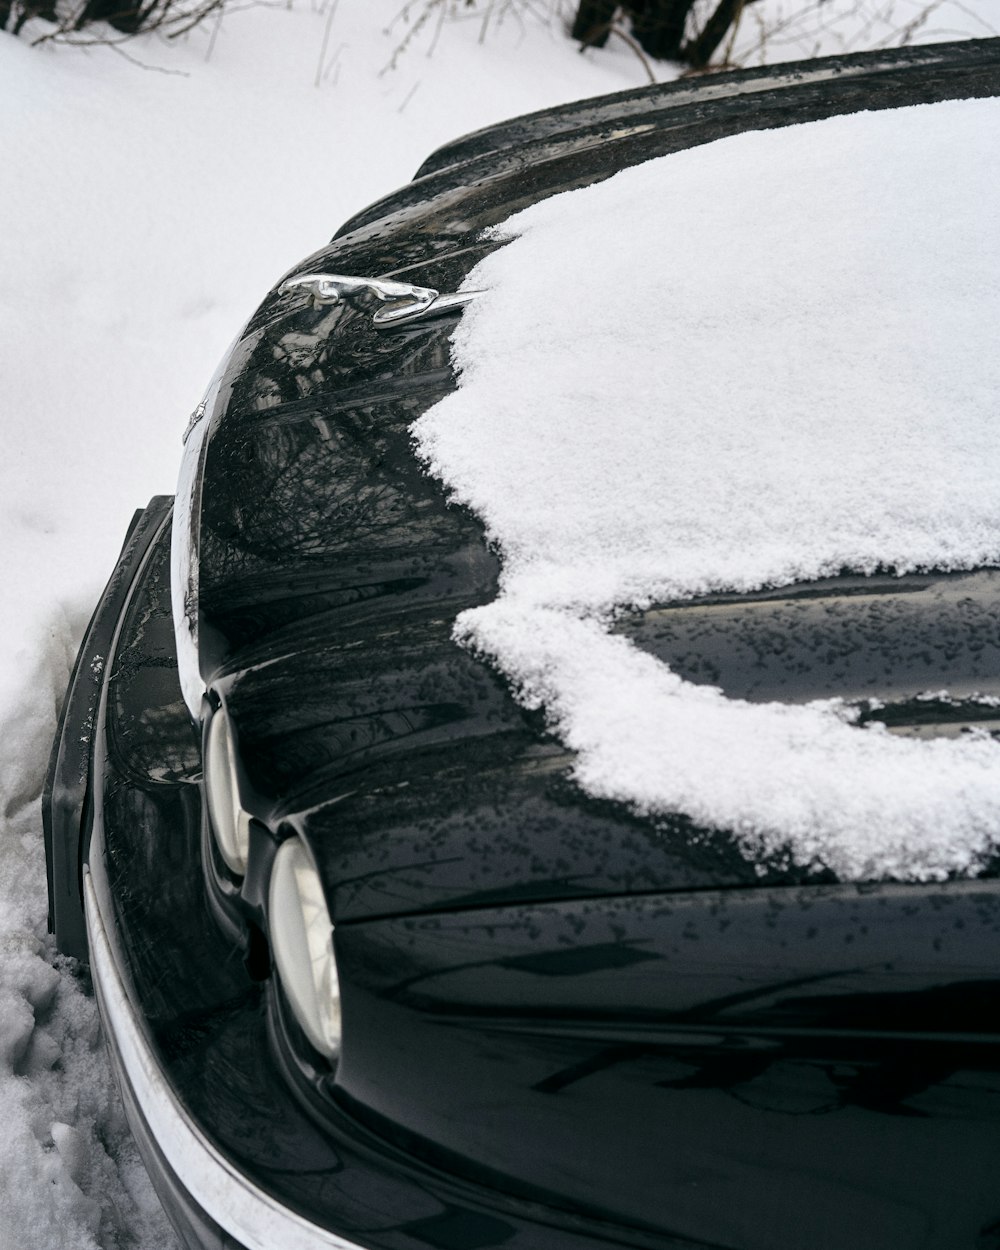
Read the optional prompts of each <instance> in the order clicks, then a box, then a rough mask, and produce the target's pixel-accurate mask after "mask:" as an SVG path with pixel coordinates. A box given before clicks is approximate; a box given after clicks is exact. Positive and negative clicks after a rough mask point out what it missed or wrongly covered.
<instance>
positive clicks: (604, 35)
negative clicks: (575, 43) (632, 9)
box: [570, 0, 618, 48]
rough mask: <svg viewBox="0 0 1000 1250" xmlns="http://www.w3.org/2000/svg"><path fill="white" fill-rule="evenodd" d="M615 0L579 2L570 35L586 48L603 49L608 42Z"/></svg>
mask: <svg viewBox="0 0 1000 1250" xmlns="http://www.w3.org/2000/svg"><path fill="white" fill-rule="evenodd" d="M617 8H618V5H617V4H616V3H615V0H580V3H579V6H578V7H577V10H576V17H575V18H574V19H573V29H572V30H571V31H570V34H571V35H572V37H573V38H574V39H578V40H579V41H580V43H582V44H583V45H584V47H587V48H603V47H604V45H605V44H606V43H607V42H608V33H609V31H610V29H611V19H612V18H613V17H614V15H615V9H617Z"/></svg>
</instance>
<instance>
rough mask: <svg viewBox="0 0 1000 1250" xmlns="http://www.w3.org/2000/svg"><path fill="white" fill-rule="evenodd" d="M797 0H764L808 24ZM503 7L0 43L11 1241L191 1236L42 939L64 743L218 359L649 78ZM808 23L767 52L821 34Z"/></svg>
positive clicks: (783, 52) (373, 4) (0, 512)
mask: <svg viewBox="0 0 1000 1250" xmlns="http://www.w3.org/2000/svg"><path fill="white" fill-rule="evenodd" d="M855 2H856V0H831V4H830V5H826V6H824V13H823V17H824V21H825V20H827V18H828V16H829V15H831V14H835V13H836V12H837V11H838V8H839V11H840V13H841V16H842V18H844V20H846V22H847V25H846V26H844V25H841V26H839V27H838V28H837V29H838V31H839V32H840V33H839V34H834V35H833V36H830V37H829V38H830V39H831V40H832V42H831V43H830V45H829V48H828V50H840V46H841V45H840V44H838V42H837V40H838V39H840V40H841V41H843V39H844V38H846V37H848V36H849V34H850V30H851V16H850V8H851V6H852V5H854V4H855ZM907 2H909V0H907ZM783 3H785V0H760V2H759V4H757V5H754V6H749V7H750V8H751V9H752V11H753V13H754V21H756V17H757V15H758V14H759V13H762V12H764V10H765V8H767V9H768V10H769V11H771V12H773V13H774V14H775V15H776V19H782V12H781V11H782V4H783ZM831 6H832V7H831ZM503 7H504V6H502V5H497V6H494V16H493V19H492V20H491V25H490V27H489V29H488V30H487V32H486V37H485V39H484V40H483V42H482V43H481V44H480V43H479V42H478V41H479V36H480V33H481V27H482V19H481V17H480V16H479V15H478V14H476V15H470V19H471V20H469V21H465V22H456V23H454V24H450V25H446V26H444V27H443V28H442V29H441V31H440V32H439V35H435V32H434V30H433V29H431V28H430V27H428V28H426V29H425V30H424V31H423V32H422V34H421V36H420V38H419V39H417V40H416V41H415V42H414V44H413V45H412V46H411V47H410V48H409V49H408V50H407V51H406V52H405V54H403V55H402V56H401V57H400V58H398V65H397V68H396V69H395V70H393V71H391V72H388V73H382V74H380V71H381V70H383V69H384V68H385V66H386V65H387V64H388V62H389V61H390V60H391V58H392V54H393V50H394V48H395V47H396V46H397V44H398V42H399V41H400V39H401V38H402V37H403V35H404V34H405V25H404V24H403V23H402V22H401V21H400V20H397V21H396V24H395V25H394V27H393V28H392V30H391V31H390V32H389V33H388V34H385V33H384V27H385V26H386V25H387V24H389V23H390V22H392V20H393V19H394V18H396V17H397V15H398V14H399V12H400V10H401V8H402V4H401V0H325V3H324V4H323V5H322V6H318V5H315V6H313V7H310V5H309V4H307V3H305V0H298V7H292V6H291V4H289V5H288V6H286V5H281V6H278V5H273V6H266V5H264V6H258V7H253V8H249V9H244V10H240V9H239V8H238V7H237V8H236V9H235V10H234V11H233V12H231V13H229V14H227V15H226V16H225V17H224V18H223V19H222V20H221V22H219V23H218V24H216V25H209V26H206V27H204V28H200V29H196V30H194V31H192V32H191V33H190V34H189V35H188V36H187V37H186V38H185V39H183V40H180V41H175V42H172V43H165V42H162V41H158V40H156V39H154V38H148V37H147V38H142V39H139V40H137V41H133V42H131V43H129V44H127V45H126V46H125V47H123V48H122V50H121V51H120V52H115V51H114V50H112V49H108V48H93V49H82V48H76V49H75V48H65V47H63V48H56V47H54V46H48V47H41V48H32V47H30V46H29V45H28V41H29V39H30V37H32V36H35V35H40V34H43V33H44V31H45V27H44V26H42V25H40V24H37V23H35V24H32V25H30V26H29V27H28V29H27V30H26V31H25V34H24V35H23V36H22V37H21V38H19V39H15V38H13V37H12V36H10V35H7V34H2V33H0V103H2V111H3V117H4V126H3V129H2V133H0V169H2V170H3V176H2V178H0V342H2V344H3V348H2V355H3V361H4V371H3V376H4V392H3V408H2V418H0V419H2V422H3V425H2V430H3V434H4V447H5V454H4V456H3V457H2V458H0V534H2V538H3V547H2V550H3V557H2V561H3V562H2V572H3V578H4V586H5V596H4V600H3V603H2V604H0V644H2V654H3V655H4V657H5V660H4V662H3V663H2V664H0V800H2V801H0V1117H2V1122H3V1124H4V1131H3V1133H2V1134H0V1250H28V1248H29V1247H30V1250H84V1248H86V1250H91V1248H92V1247H95V1246H101V1247H111V1246H115V1247H122V1248H123V1247H127V1246H141V1247H146V1248H156V1250H160V1248H161V1247H162V1248H167V1247H169V1246H170V1245H172V1239H171V1237H170V1234H169V1233H168V1232H167V1231H166V1227H165V1225H164V1223H163V1217H162V1214H161V1213H160V1212H159V1210H158V1207H157V1205H156V1202H155V1199H154V1198H153V1196H152V1193H151V1191H150V1189H149V1187H148V1182H147V1181H146V1180H145V1179H144V1175H143V1173H142V1170H141V1167H140V1166H139V1164H138V1162H137V1160H136V1156H135V1154H134V1151H133V1148H132V1146H131V1144H130V1141H129V1138H128V1135H127V1132H126V1130H125V1128H124V1125H123V1121H122V1114H121V1109H120V1106H119V1105H118V1103H117V1099H116V1096H115V1094H114V1091H113V1089H112V1087H111V1082H110V1078H109V1073H108V1069H107V1065H106V1063H105V1061H104V1057H103V1051H102V1050H101V1048H100V1044H99V1042H98V1038H97V1029H96V1015H95V1011H94V1006H93V1003H92V1001H91V1000H90V999H88V998H87V997H86V996H85V995H84V994H83V993H82V991H81V989H80V988H79V985H78V982H77V981H76V979H75V978H74V977H73V975H72V973H71V970H69V969H68V968H67V967H65V966H64V964H63V963H61V962H60V961H58V960H57V959H55V957H54V951H53V947H52V944H51V941H50V940H49V939H48V938H47V936H46V935H45V932H44V930H45V886H44V862H43V856H42V844H41V822H40V815H39V793H40V789H41V784H42V777H43V774H44V768H45V763H46V759H47V754H48V746H49V742H50V740H51V736H52V733H53V730H54V727H55V716H56V711H57V706H58V703H59V701H60V699H61V696H62V691H63V689H64V687H65V682H66V678H67V675H68V671H69V666H70V663H71V661H72V655H73V651H74V648H75V646H76V643H77V641H78V640H79V637H80V635H81V632H82V629H83V625H84V623H85V621H86V617H87V614H88V613H89V611H90V608H91V607H92V606H93V603H94V601H95V599H96V597H97V594H98V592H99V590H100V586H101V583H102V581H103V579H104V578H105V577H106V575H107V573H108V572H109V571H110V569H111V567H112V565H113V563H114V559H115V556H116V554H117V550H118V546H119V544H120V542H121V539H122V536H123V533H124V529H125V526H126V524H127V522H128V519H129V517H130V515H131V512H132V509H133V508H134V507H135V506H136V505H141V504H142V503H144V502H145V501H146V499H147V498H148V497H149V496H150V495H151V494H154V493H160V492H165V493H169V492H172V491H173V488H174V475H175V471H176V466H177V463H178V458H179V452H180V435H181V432H182V431H183V429H184V426H185V424H186V420H187V416H188V414H189V412H190V411H191V409H192V408H193V406H194V405H195V404H196V403H197V401H198V399H199V397H200V392H201V389H202V387H203V385H204V383H205V381H206V380H207V378H208V377H209V375H210V374H211V372H212V370H213V368H214V366H215V364H216V361H217V358H218V356H219V354H220V353H221V352H222V351H223V350H224V348H225V346H226V345H227V343H228V342H229V341H230V340H231V338H232V336H233V334H234V332H235V331H236V329H237V328H238V326H239V325H240V324H241V323H242V321H243V320H244V319H245V317H246V316H247V315H248V314H249V313H250V311H251V310H252V308H253V306H254V305H255V303H256V301H257V300H258V298H259V297H260V295H261V294H262V293H263V291H264V290H265V289H266V288H267V287H268V286H269V285H270V284H271V283H272V282H273V281H274V280H275V278H277V277H278V276H279V275H280V274H281V273H283V272H284V271H285V270H287V269H288V268H289V267H290V266H291V265H293V264H294V263H295V262H296V261H297V260H298V259H299V258H300V257H302V256H304V255H306V254H307V253H309V252H310V251H311V250H313V249H314V248H315V247H317V246H319V245H320V244H322V243H323V242H324V241H325V240H326V239H327V238H328V237H329V236H330V234H331V233H332V232H333V230H334V229H335V227H336V226H337V225H338V224H339V223H340V222H341V221H342V220H343V219H345V218H346V217H347V216H349V215H350V214H351V213H352V212H354V211H355V210H356V209H359V208H361V207H363V206H364V205H365V204H366V203H367V202H369V201H370V200H372V199H373V198H375V197H377V196H379V195H381V194H383V193H384V192H386V191H388V190H391V189H392V188H393V187H394V186H396V185H398V184H400V183H401V182H404V181H405V180H407V179H408V178H409V177H410V176H411V175H412V173H413V171H414V169H415V168H416V166H417V165H418V164H419V162H420V160H421V159H422V158H423V157H424V155H426V154H427V152H428V151H429V150H430V149H431V148H433V147H434V146H435V145H437V144H439V143H442V142H445V141H447V140H448V139H451V138H453V137H455V136H456V135H458V134H460V133H462V132H463V131H466V130H470V129H474V128H476V127H479V126H482V125H486V124H489V123H490V122H493V121H497V120H500V119H502V118H503V117H506V116H511V115H514V114H516V113H521V112H525V111H529V110H532V109H536V108H541V107H544V106H546V105H548V104H553V103H557V102H561V101H565V100H568V99H572V98H575V97H579V96H585V95H593V94H597V93H600V92H605V91H613V90H618V89H621V88H626V87H633V86H637V85H640V84H641V83H642V82H643V81H645V73H646V72H645V69H644V68H643V66H642V64H641V63H640V62H639V60H638V59H637V58H636V57H635V55H634V53H633V52H632V51H631V50H630V49H629V48H628V47H627V46H626V45H625V44H624V42H623V41H620V40H613V41H612V42H611V43H610V44H609V46H608V48H607V49H605V50H602V51H600V52H593V53H590V54H588V55H587V56H585V57H582V56H579V55H578V54H577V52H576V51H575V49H574V48H573V47H572V45H571V44H569V43H567V42H566V41H565V40H564V38H563V35H562V33H561V31H560V29H559V26H558V20H557V19H553V21H552V22H551V23H549V24H548V25H546V23H545V21H544V20H541V21H537V22H536V21H533V20H532V21H529V22H528V24H527V25H523V26H522V25H521V24H519V22H518V21H517V20H516V19H515V17H513V16H509V17H507V18H505V19H504V21H503V22H498V21H497V20H496V18H497V17H498V16H499V15H500V11H501V9H502V8H503ZM532 7H533V9H534V10H535V11H537V12H538V13H540V14H541V15H542V18H543V19H544V17H545V13H546V11H547V10H546V6H545V5H544V4H541V3H540V4H537V5H534V6H532ZM785 7H786V8H787V7H788V6H787V4H786V5H785ZM991 7H992V0H979V2H978V3H977V4H975V5H973V4H969V3H967V4H964V5H960V4H957V3H950V0H949V5H948V6H947V8H948V9H949V11H950V12H952V13H953V18H949V22H951V21H954V22H957V23H958V28H957V33H964V34H982V33H990V32H986V31H983V30H982V29H981V26H982V22H981V20H980V18H979V17H977V16H976V13H977V12H985V13H986V14H987V15H989V10H990V9H991ZM970 14H971V16H970ZM782 20H783V19H782ZM946 24H947V23H946ZM746 29H747V30H749V29H750V28H749V26H748V27H746ZM845 31H846V32H847V35H846V36H845V34H844V32H845ZM751 33H752V32H751ZM741 37H742V36H741ZM826 37H827V36H824V38H826ZM915 37H916V38H917V39H924V38H935V37H936V38H942V37H947V35H946V34H944V33H943V32H942V30H941V29H938V30H936V31H935V30H928V29H927V28H924V29H921V30H919V31H917V32H916V36H915ZM753 38H756V35H755V34H754V35H753ZM782 38H783V39H785V42H784V44H783V45H782V46H778V45H775V48H774V50H773V52H770V53H769V54H768V55H767V59H770V60H775V59H783V58H785V59H787V57H789V56H796V55H801V54H803V52H809V51H811V50H812V48H811V46H810V47H806V46H804V45H803V43H802V42H801V39H804V40H805V41H806V43H809V44H812V43H815V32H814V31H813V30H812V29H811V28H810V29H809V30H807V31H806V33H805V34H804V35H802V36H801V39H800V42H799V43H796V42H795V39H797V38H800V36H799V35H797V34H795V33H794V32H792V35H791V36H789V37H788V38H785V36H784V35H783V36H782ZM435 41H436V42H435ZM432 42H434V47H433V56H430V57H429V56H428V55H427V54H428V52H429V51H430V50H431V45H432ZM864 46H867V44H864ZM751 52H752V49H751V50H750V51H748V54H747V55H748V56H749V55H750V54H751ZM755 55H758V59H759V54H755ZM129 58H135V59H134V60H131V59H129ZM136 60H137V61H138V62H139V63H138V64H137V63H136ZM655 70H656V73H657V74H658V76H660V77H661V78H666V77H670V76H671V71H670V69H669V67H665V66H656V67H655Z"/></svg>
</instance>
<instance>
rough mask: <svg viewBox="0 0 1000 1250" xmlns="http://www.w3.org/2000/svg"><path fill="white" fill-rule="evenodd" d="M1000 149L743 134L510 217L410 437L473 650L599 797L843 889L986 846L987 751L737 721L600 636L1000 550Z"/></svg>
mask: <svg viewBox="0 0 1000 1250" xmlns="http://www.w3.org/2000/svg"><path fill="white" fill-rule="evenodd" d="M998 127H1000V101H997V100H959V101H950V102H947V103H945V104H940V105H933V106H930V105H923V106H920V107H916V108H908V109H896V110H892V111H888V112H876V113H859V114H854V115H853V116H848V117H837V118H831V119H829V120H827V121H823V122H819V123H815V124H812V125H808V126H793V127H788V128H786V129H782V130H772V131H762V132H758V133H750V134H743V135H737V136H734V137H733V138H729V139H725V140H721V141H719V142H717V143H712V144H708V145H706V146H704V147H700V148H695V149H693V150H691V151H688V152H681V153H677V154H675V155H672V156H667V157H662V158H660V159H659V160H655V161H650V162H648V163H647V164H645V165H642V166H639V167H638V168H635V169H630V170H626V171H623V172H622V173H619V174H617V175H616V176H615V177H614V178H611V179H609V180H608V181H607V182H603V183H600V184H599V185H597V186H594V187H587V188H584V189H582V190H577V191H572V192H569V193H567V194H565V195H561V196H557V197H554V198H552V199H549V200H546V201H544V202H543V203H541V204H538V205H535V206H534V207H532V208H529V209H527V210H525V211H524V212H522V213H519V214H517V215H516V216H515V217H512V218H511V219H510V220H509V221H508V222H507V223H505V224H504V225H503V226H501V227H498V228H497V230H498V233H499V234H500V235H501V236H505V235H511V236H514V239H513V241H512V242H510V243H508V245H507V246H505V247H503V248H501V249H499V250H498V251H497V252H495V253H493V254H492V255H491V256H490V257H488V258H487V259H486V260H485V261H483V262H482V263H481V264H480V265H478V266H477V267H476V268H475V269H474V270H473V271H472V273H471V274H470V275H469V278H468V286H469V288H470V289H483V290H485V292H486V294H484V295H483V296H481V297H480V299H479V301H478V302H476V303H474V304H473V305H471V307H470V308H469V309H468V310H467V311H466V312H465V314H464V315H463V318H462V322H461V324H460V326H459V327H458V329H457V330H456V332H455V335H454V354H455V359H456V362H457V365H458V367H459V369H460V370H461V386H460V388H459V390H458V391H457V392H456V393H455V394H453V395H450V396H448V397H447V398H445V399H444V400H442V401H441V402H440V403H439V404H438V405H437V406H436V407H435V408H433V409H431V411H429V412H428V413H427V414H425V415H424V416H423V417H422V418H421V419H420V420H419V421H418V422H417V423H416V425H415V427H414V431H415V434H416V436H417V438H418V446H419V447H420V450H421V452H422V454H423V455H424V456H425V457H426V458H427V460H428V461H429V463H430V465H431V467H432V470H433V471H434V472H435V473H436V474H438V475H439V476H441V477H442V478H443V479H444V481H445V483H446V485H447V486H448V487H449V489H450V490H451V491H452V492H453V494H454V496H455V497H456V498H457V499H459V500H460V501H461V502H463V503H465V504H468V505H469V506H471V507H472V508H473V509H474V510H475V511H476V512H477V513H479V515H480V516H481V517H482V518H483V519H484V521H485V522H486V525H487V529H488V532H489V534H490V536H491V538H492V540H493V541H494V542H495V543H496V544H497V545H498V547H499V548H500V550H501V553H502V555H503V560H504V567H503V577H502V583H501V593H500V596H499V598H498V599H497V600H495V601H494V602H493V603H492V604H489V605H487V606H485V607H482V608H476V609H473V610H472V611H469V612H466V613H464V614H463V616H461V617H460V618H459V621H458V630H459V634H460V636H461V637H463V638H464V639H465V640H466V641H467V642H468V643H469V644H470V645H472V646H473V647H475V648H477V649H480V650H482V651H483V652H485V653H487V654H488V655H490V656H491V657H492V658H493V659H494V660H495V661H496V663H497V664H498V665H499V667H500V668H501V670H502V671H503V672H504V673H505V674H506V675H507V677H508V678H509V680H511V681H512V682H513V683H514V684H515V686H517V687H518V688H519V689H520V690H521V695H522V698H523V699H524V701H525V702H526V703H528V704H529V705H530V706H535V707H537V706H543V707H544V708H545V709H546V711H547V713H548V715H549V717H550V719H551V720H552V722H553V723H554V724H555V726H556V727H557V729H558V731H559V733H560V735H561V736H562V738H563V739H564V741H565V742H566V743H567V744H568V745H569V746H571V747H572V748H573V749H575V750H576V751H578V752H579V762H578V765H577V778H578V780H579V781H580V782H581V784H582V785H583V786H584V787H585V788H586V789H588V790H589V791H590V792H591V793H593V794H595V795H598V796H599V797H603V798H613V799H619V800H624V801H626V802H629V803H630V804H631V805H633V806H634V807H635V808H636V809H637V810H639V811H641V812H644V813H651V814H653V815H655V814H658V813H668V812H677V811H681V812H685V813H687V814H688V815H690V816H692V817H693V818H695V820H697V821H698V822H699V823H702V824H707V825H710V826H715V827H719V828H725V829H733V830H735V831H737V833H738V836H739V837H740V838H741V840H742V841H743V842H744V843H745V844H746V845H747V846H749V847H750V848H751V849H752V850H754V851H761V850H762V851H764V852H765V853H768V854H770V855H773V854H774V853H775V852H785V850H786V848H787V850H788V851H789V852H790V854H791V855H792V857H793V858H794V860H795V861H796V862H798V863H802V864H805V865H808V864H810V863H814V862H819V863H822V864H826V865H828V866H829V867H831V868H833V869H834V871H836V872H837V873H838V875H840V876H842V877H847V878H854V879H862V880H865V879H871V878H873V877H874V878H879V877H883V876H886V875H892V876H897V877H898V876H902V877H916V878H927V877H944V876H946V875H947V874H948V873H949V872H951V871H954V870H958V871H968V870H969V869H970V868H974V867H975V866H976V865H977V864H978V863H980V862H982V859H983V858H984V856H985V855H987V854H988V853H989V851H990V850H991V849H992V847H993V845H994V843H995V831H996V829H997V827H998V824H1000V744H998V743H996V742H994V741H992V740H991V739H989V738H988V737H985V736H984V737H972V738H968V739H955V740H950V741H945V740H940V739H939V740H932V741H917V740H912V739H901V738H898V737H893V736H891V735H890V734H889V733H888V732H887V731H886V730H885V729H884V728H883V727H879V726H871V727H869V728H865V729H860V728H856V727H854V726H852V725H851V724H850V723H849V721H848V719H846V718H845V709H844V708H843V707H841V706H839V705H837V704H835V703H834V704H830V703H825V704H823V705H822V706H816V705H810V706H807V707H788V706H785V705H783V704H771V705H761V704H750V703H746V702H741V701H739V700H734V699H727V698H725V697H724V696H723V695H722V694H721V692H719V691H716V690H711V689H707V688H706V687H704V686H696V685H693V684H691V683H688V682H683V681H681V680H680V679H679V678H677V677H676V676H674V675H673V674H672V673H670V672H669V670H667V669H666V668H665V666H663V665H662V664H660V663H659V662H658V661H656V660H654V659H653V658H652V657H651V656H648V655H646V654H644V653H642V652H641V651H639V650H638V648H636V647H635V646H633V645H632V644H631V643H629V642H628V641H627V640H626V639H625V638H623V637H620V636H613V635H612V634H610V633H609V632H608V628H607V627H608V625H609V621H610V618H611V615H612V612H613V610H614V609H615V608H616V607H622V606H627V605H634V604H643V603H649V602H651V601H657V600H659V601H663V600H667V599H677V598H687V597H690V596H693V595H697V594H703V593H709V592H713V591H741V590H750V589H757V588H760V587H763V586H779V585H785V584H789V583H791V582H793V581H796V580H801V579H805V578H816V577H826V576H832V575H835V574H836V573H837V572H839V571H840V570H841V569H842V568H851V569H855V570H858V571H866V572H872V571H874V570H875V569H876V568H878V567H879V566H882V567H892V568H894V569H896V570H897V571H898V572H900V573H903V572H909V571H912V570H915V569H920V568H972V567H975V566H976V565H979V564H984V563H991V564H995V563H997V562H998V561H1000V488H998V482H1000V437H998V433H997V419H998V417H1000V356H998V354H997V352H996V350H995V343H994V327H995V326H996V325H997V323H998V321H1000V281H998V277H997V275H998V274H1000V235H998V233H997V230H996V222H997V220H1000V165H998V163H997V161H996V159H995V144H996V133H997V130H998ZM624 223H627V229H626V228H623V227H624ZM636 239H647V240H652V239H658V240H662V246H657V247H648V248H643V249H642V251H641V253H640V252H639V251H637V249H636V246H635V240H636ZM707 257H710V259H711V263H710V264H707V263H706V258H707ZM551 292H558V300H557V301H556V300H554V299H553V298H551V296H550V294H549V293H551ZM540 293H541V295H540ZM584 345H585V348H586V350H585V351H582V350H581V347H583V346H584Z"/></svg>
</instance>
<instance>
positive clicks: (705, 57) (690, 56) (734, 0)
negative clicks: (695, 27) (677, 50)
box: [684, 0, 753, 69]
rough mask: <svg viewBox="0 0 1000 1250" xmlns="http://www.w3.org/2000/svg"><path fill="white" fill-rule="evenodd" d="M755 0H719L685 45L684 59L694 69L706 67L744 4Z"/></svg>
mask: <svg viewBox="0 0 1000 1250" xmlns="http://www.w3.org/2000/svg"><path fill="white" fill-rule="evenodd" d="M752 3H753V0H719V4H718V7H717V8H716V10H715V12H714V13H713V14H712V16H711V17H710V18H709V19H708V21H707V22H706V23H705V25H704V27H703V28H702V30H701V32H700V33H699V34H698V36H697V37H696V38H695V39H692V40H691V41H690V42H689V43H688V44H686V45H685V47H684V60H685V61H687V63H688V65H690V66H692V68H694V69H704V68H705V66H706V65H707V64H708V63H709V61H710V60H711V59H712V57H713V56H714V55H715V50H716V48H718V46H719V44H720V43H722V41H723V39H725V37H726V35H727V33H728V31H729V28H730V27H731V26H732V25H733V23H734V22H736V21H738V19H739V16H740V14H741V13H742V12H743V9H744V6H745V5H747V4H752Z"/></svg>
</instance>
